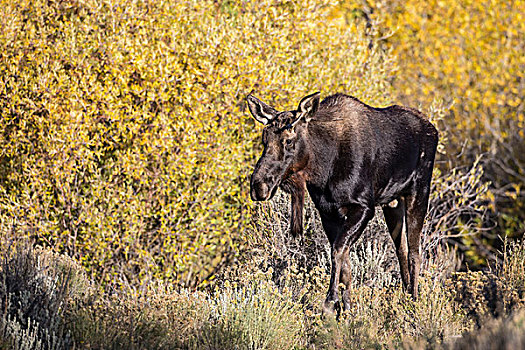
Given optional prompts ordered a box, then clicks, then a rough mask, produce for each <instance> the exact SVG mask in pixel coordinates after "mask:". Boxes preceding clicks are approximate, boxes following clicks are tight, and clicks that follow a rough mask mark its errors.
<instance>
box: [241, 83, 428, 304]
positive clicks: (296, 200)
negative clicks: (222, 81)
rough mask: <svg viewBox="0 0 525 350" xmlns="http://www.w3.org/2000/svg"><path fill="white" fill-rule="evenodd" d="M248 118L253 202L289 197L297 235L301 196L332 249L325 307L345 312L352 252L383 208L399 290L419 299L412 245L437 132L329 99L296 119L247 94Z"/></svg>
mask: <svg viewBox="0 0 525 350" xmlns="http://www.w3.org/2000/svg"><path fill="white" fill-rule="evenodd" d="M247 102H248V107H249V109H250V112H251V113H252V115H253V117H254V118H255V119H256V120H257V121H259V122H261V123H262V124H264V125H265V128H264V129H263V134H262V142H263V145H264V150H263V153H262V156H261V158H260V159H259V161H258V162H257V164H256V166H255V170H254V172H253V174H252V177H251V182H250V195H251V197H252V199H253V200H256V201H262V200H268V199H271V198H272V196H273V195H274V194H275V192H276V190H277V188H279V187H280V188H281V189H283V190H284V191H285V192H287V193H290V195H291V202H292V214H291V228H290V229H291V233H292V235H294V236H296V235H298V234H300V233H301V232H302V226H303V223H302V218H303V205H304V195H305V191H306V190H308V192H309V194H310V197H311V198H312V201H313V203H314V204H315V206H316V208H317V210H318V211H319V214H320V217H321V221H322V224H323V228H324V231H325V232H326V235H327V236H328V240H329V242H330V245H331V262H332V268H331V277H330V286H329V289H328V293H327V296H326V300H325V302H324V304H323V309H324V311H325V312H328V313H333V312H334V310H335V308H336V307H337V306H338V305H339V293H338V286H339V283H343V284H344V285H345V286H346V288H345V289H344V292H343V293H342V302H343V308H344V309H348V308H349V306H350V305H349V301H350V298H349V294H348V293H349V292H350V284H351V268H350V260H349V255H348V254H349V249H350V246H351V245H352V244H353V243H354V242H355V241H356V240H357V239H358V238H359V237H360V235H361V233H362V232H363V230H364V228H365V227H366V225H367V223H368V222H369V221H370V219H372V217H373V216H374V208H375V206H376V205H381V206H382V209H383V213H384V216H385V220H386V224H387V226H388V230H389V232H390V235H391V237H392V239H393V241H394V244H395V247H396V253H397V257H398V259H399V265H400V271H401V279H402V281H403V285H404V287H405V288H406V289H408V291H409V292H410V293H411V294H412V296H413V297H414V298H416V297H417V286H418V276H419V268H420V265H421V257H420V247H419V246H420V237H421V229H422V226H423V221H424V218H425V214H426V212H427V206H428V198H429V192H430V181H431V177H432V169H433V166H434V157H435V153H436V147H437V143H438V132H437V130H436V129H435V128H434V126H433V125H432V124H431V123H430V122H429V121H428V120H427V119H426V118H425V116H424V115H423V114H422V113H420V112H419V111H417V110H415V109H411V108H406V107H401V106H390V107H386V108H374V107H370V106H368V105H366V104H365V103H363V102H361V101H359V100H358V99H356V98H354V97H351V96H347V95H344V94H335V95H332V96H329V97H327V98H325V99H324V100H323V101H322V102H320V94H319V93H314V94H312V95H309V96H306V97H304V98H303V99H302V100H301V101H300V103H299V105H298V107H297V109H296V110H292V111H284V112H279V111H277V110H276V109H274V108H273V107H271V106H269V105H267V104H265V103H263V102H262V101H260V100H258V99H257V98H255V97H254V96H252V95H249V96H248V97H247Z"/></svg>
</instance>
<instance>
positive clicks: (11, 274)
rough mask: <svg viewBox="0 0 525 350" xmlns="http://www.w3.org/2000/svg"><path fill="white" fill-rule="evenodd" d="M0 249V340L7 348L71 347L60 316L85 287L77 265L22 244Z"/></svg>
mask: <svg viewBox="0 0 525 350" xmlns="http://www.w3.org/2000/svg"><path fill="white" fill-rule="evenodd" d="M2 248H3V249H8V251H7V252H4V253H3V254H2V262H1V265H0V304H1V306H0V307H1V310H0V312H1V318H0V340H1V341H2V342H3V343H4V344H5V346H6V347H7V348H12V349H23V350H29V349H69V348H72V346H73V340H72V338H71V334H70V332H69V330H68V328H67V326H68V325H67V322H66V320H65V318H64V312H65V311H66V310H67V309H68V305H69V301H70V299H71V298H73V297H76V296H79V295H81V294H83V293H84V292H85V289H87V288H88V286H87V285H86V280H85V277H84V276H83V273H82V272H81V270H80V269H79V267H78V266H77V264H75V263H74V262H73V261H71V260H70V259H68V258H66V257H64V256H58V255H56V254H54V253H52V252H50V251H47V250H42V249H40V248H38V249H36V250H35V249H33V248H31V247H30V246H29V245H27V244H16V245H11V246H8V247H2Z"/></svg>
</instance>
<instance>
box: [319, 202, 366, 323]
mask: <svg viewBox="0 0 525 350" xmlns="http://www.w3.org/2000/svg"><path fill="white" fill-rule="evenodd" d="M373 216H374V210H373V207H372V209H370V208H369V207H362V206H359V207H356V208H355V209H354V208H351V209H349V210H348V215H347V217H346V218H345V220H344V224H343V230H342V231H341V232H340V234H339V235H338V236H337V237H336V238H335V240H334V241H333V243H332V271H331V276H330V287H329V288H328V293H327V296H326V300H325V302H324V304H323V309H324V311H325V312H326V313H333V312H334V311H335V305H336V304H338V303H339V297H338V287H339V278H340V276H341V269H342V267H343V258H344V256H345V254H344V251H345V249H346V248H347V247H350V246H351V245H352V244H353V243H354V242H355V241H357V239H358V238H359V237H360V236H361V233H362V232H363V230H364V228H365V227H366V224H367V223H368V221H370V219H371V218H372V217H373Z"/></svg>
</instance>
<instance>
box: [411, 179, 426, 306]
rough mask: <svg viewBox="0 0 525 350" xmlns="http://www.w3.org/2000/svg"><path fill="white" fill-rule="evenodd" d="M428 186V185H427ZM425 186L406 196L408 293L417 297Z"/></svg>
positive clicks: (424, 210)
mask: <svg viewBox="0 0 525 350" xmlns="http://www.w3.org/2000/svg"><path fill="white" fill-rule="evenodd" d="M428 187H430V186H428ZM428 187H425V188H423V189H421V190H419V191H415V193H414V194H412V195H410V196H408V197H407V198H406V200H407V218H406V225H407V240H408V266H409V269H410V290H409V291H410V294H412V297H413V298H414V299H417V283H418V278H419V269H420V266H421V255H420V252H419V251H420V247H419V245H420V241H421V230H422V228H423V222H424V221H425V215H426V214H427V206H428V196H429V189H428Z"/></svg>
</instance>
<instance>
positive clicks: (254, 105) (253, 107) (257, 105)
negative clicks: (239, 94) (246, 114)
mask: <svg viewBox="0 0 525 350" xmlns="http://www.w3.org/2000/svg"><path fill="white" fill-rule="evenodd" d="M246 101H247V102H248V108H249V109H250V112H251V113H252V115H253V117H254V118H255V120H257V121H258V122H259V123H263V124H264V125H266V124H268V123H269V122H270V121H271V120H272V119H273V118H275V116H276V115H277V113H278V112H277V110H275V109H274V108H273V107H270V106H268V105H267V104H266V103H264V102H262V101H261V100H259V99H258V98H255V97H253V96H252V95H248V96H247V97H246Z"/></svg>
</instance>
